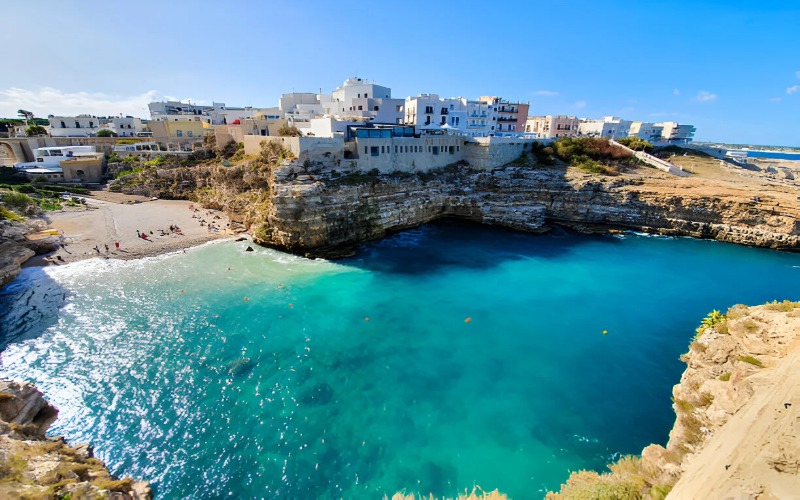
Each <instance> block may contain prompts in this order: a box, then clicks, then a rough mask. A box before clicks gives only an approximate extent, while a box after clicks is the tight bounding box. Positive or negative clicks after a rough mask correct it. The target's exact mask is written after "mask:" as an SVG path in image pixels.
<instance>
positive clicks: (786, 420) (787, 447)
mask: <svg viewBox="0 0 800 500" xmlns="http://www.w3.org/2000/svg"><path fill="white" fill-rule="evenodd" d="M681 359H682V360H683V361H684V362H685V363H686V365H687V366H686V371H684V373H683V376H682V377H681V380H680V383H679V384H677V385H676V386H675V387H674V388H673V408H674V410H675V416H676V418H675V425H674V427H673V429H672V431H671V432H670V435H669V443H668V444H667V446H666V447H662V446H660V445H650V446H648V447H647V448H645V449H644V450H643V451H642V455H641V458H638V457H625V458H623V459H622V460H620V462H618V463H616V464H611V465H609V468H610V469H611V472H610V473H607V474H597V473H595V472H590V471H580V472H576V473H573V474H572V476H570V478H569V479H568V480H567V482H566V484H564V485H562V488H561V492H560V493H559V494H553V493H551V494H549V495H548V498H551V499H559V498H564V499H571V498H606V497H608V498H663V497H664V496H665V495H667V493H669V495H668V497H669V498H677V499H682V498H765V499H773V498H774V499H777V498H794V496H795V495H796V493H797V492H798V491H800V440H798V437H797V427H796V426H797V419H798V418H799V417H798V415H800V408H798V406H800V370H798V369H797V368H798V366H799V365H800V302H789V301H785V302H781V303H778V302H776V303H771V304H766V305H763V306H757V307H745V306H734V307H732V308H730V309H729V310H728V312H727V314H726V315H724V316H717V321H716V324H714V325H712V326H709V327H707V328H701V329H700V331H699V335H698V336H697V337H696V339H695V340H694V341H693V342H692V343H691V345H690V347H689V352H688V353H687V354H685V355H683V356H682V357H681ZM606 494H608V495H610V496H604V495H606Z"/></svg>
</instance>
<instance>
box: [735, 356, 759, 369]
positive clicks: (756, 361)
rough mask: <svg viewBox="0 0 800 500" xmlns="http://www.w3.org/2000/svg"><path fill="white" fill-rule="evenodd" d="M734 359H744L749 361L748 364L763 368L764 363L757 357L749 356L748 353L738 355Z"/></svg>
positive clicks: (746, 361)
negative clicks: (746, 354)
mask: <svg viewBox="0 0 800 500" xmlns="http://www.w3.org/2000/svg"><path fill="white" fill-rule="evenodd" d="M736 359H738V360H739V361H744V362H745V363H749V364H751V365H753V366H757V367H759V368H764V363H762V362H761V360H759V359H758V358H755V357H753V356H749V355H748V356H739V357H738V358H736Z"/></svg>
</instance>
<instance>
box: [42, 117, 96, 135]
mask: <svg viewBox="0 0 800 500" xmlns="http://www.w3.org/2000/svg"><path fill="white" fill-rule="evenodd" d="M48 120H49V122H50V127H49V131H50V136H51V137H92V136H94V135H95V134H97V131H98V130H100V128H101V127H100V119H99V118H97V117H96V116H91V115H78V116H50V117H49V118H48Z"/></svg>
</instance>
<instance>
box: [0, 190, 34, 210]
mask: <svg viewBox="0 0 800 500" xmlns="http://www.w3.org/2000/svg"><path fill="white" fill-rule="evenodd" d="M2 202H3V203H5V205H6V206H7V207H9V208H11V209H12V210H15V211H17V212H20V213H25V212H26V211H28V210H29V209H30V208H31V207H33V206H34V205H36V201H35V200H34V199H33V198H31V197H30V196H28V195H27V194H24V193H16V192H11V193H3V195H2Z"/></svg>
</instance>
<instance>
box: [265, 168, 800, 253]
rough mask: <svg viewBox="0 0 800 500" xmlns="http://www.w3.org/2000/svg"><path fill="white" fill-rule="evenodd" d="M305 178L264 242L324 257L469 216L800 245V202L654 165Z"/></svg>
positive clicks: (274, 205) (516, 225) (284, 187)
mask: <svg viewBox="0 0 800 500" xmlns="http://www.w3.org/2000/svg"><path fill="white" fill-rule="evenodd" d="M304 177H305V178H304V179H303V180H288V179H287V178H284V179H282V178H281V176H280V170H279V171H278V172H277V174H276V181H275V182H274V189H273V192H272V196H271V210H270V213H269V218H268V227H269V229H268V233H267V234H266V235H264V236H263V237H260V238H257V240H260V241H259V242H260V243H264V244H268V245H272V246H276V247H279V248H283V249H286V250H289V251H291V252H296V253H308V254H322V255H324V254H326V253H327V252H330V251H331V250H335V249H337V248H341V247H343V246H348V245H354V244H357V243H359V242H362V241H365V240H370V239H375V238H380V237H383V236H385V235H386V234H388V233H391V232H395V231H399V230H402V229H405V228H409V227H413V226H415V225H418V224H422V223H425V222H429V221H431V220H434V219H437V218H440V217H461V218H466V219H471V220H474V221H477V222H482V223H487V224H495V225H500V226H505V227H509V228H512V229H518V230H523V231H533V232H537V231H545V230H547V229H548V228H549V227H550V226H551V225H552V224H561V225H565V226H570V227H573V228H576V229H582V230H585V229H591V228H596V227H598V226H613V227H620V228H629V229H634V230H638V231H647V232H655V233H661V234H670V235H685V236H692V237H699V238H711V239H717V240H720V241H727V242H731V243H739V244H745V245H752V246H761V247H767V248H775V249H783V250H798V249H800V223H798V219H797V217H798V216H800V210H798V207H797V205H796V204H795V205H793V206H790V207H789V208H786V207H783V208H781V211H774V210H767V209H766V207H765V206H763V204H762V205H759V204H757V203H755V202H753V201H752V200H751V199H749V198H747V197H746V196H742V194H741V193H733V194H730V193H728V192H727V191H725V190H721V193H720V192H714V191H713V190H712V191H709V190H708V189H696V188H697V187H698V185H697V183H696V182H693V181H692V180H684V179H677V178H673V179H670V178H669V177H668V174H662V173H660V172H657V171H655V170H652V169H642V170H640V171H635V172H632V173H627V174H623V175H621V176H615V177H603V176H596V175H589V174H582V173H580V172H577V171H573V170H572V169H568V168H565V167H549V168H535V167H531V166H524V167H512V166H509V167H506V168H503V169H498V170H495V171H492V172H484V173H468V172H462V173H446V172H443V173H439V174H438V175H431V176H428V177H427V178H426V177H420V176H413V175H411V176H402V177H400V178H393V177H392V176H381V177H374V178H372V179H362V180H361V182H359V183H357V184H354V185H350V184H347V183H343V182H342V180H338V179H327V180H321V179H314V178H311V177H310V176H304ZM344 180H345V181H346V180H347V179H344ZM671 183H672V184H671ZM676 184H677V185H676Z"/></svg>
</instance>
